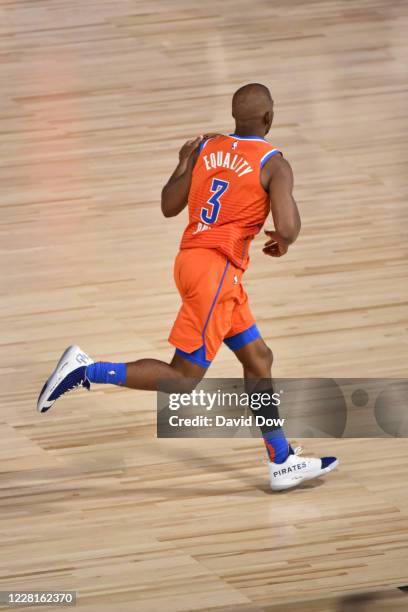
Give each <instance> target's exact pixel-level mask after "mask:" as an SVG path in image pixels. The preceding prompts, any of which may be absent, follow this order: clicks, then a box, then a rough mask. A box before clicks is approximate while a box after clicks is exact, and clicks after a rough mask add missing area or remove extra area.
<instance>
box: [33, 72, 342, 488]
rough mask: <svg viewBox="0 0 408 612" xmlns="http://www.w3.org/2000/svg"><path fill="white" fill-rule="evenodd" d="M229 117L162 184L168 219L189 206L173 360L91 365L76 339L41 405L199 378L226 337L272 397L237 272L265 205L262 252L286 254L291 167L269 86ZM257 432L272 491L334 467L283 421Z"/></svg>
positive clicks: (237, 98) (266, 360) (248, 93)
mask: <svg viewBox="0 0 408 612" xmlns="http://www.w3.org/2000/svg"><path fill="white" fill-rule="evenodd" d="M232 115H233V117H234V119H235V131H234V133H233V134H229V135H207V136H204V137H202V136H200V137H197V138H193V139H191V140H189V141H187V142H186V143H185V144H184V146H183V147H182V148H181V150H180V153H179V163H178V165H177V167H176V169H175V170H174V172H173V174H172V175H171V177H170V179H169V181H168V182H167V184H166V185H165V187H164V188H163V191H162V201H161V207H162V212H163V214H164V216H165V217H173V216H175V215H178V214H179V213H181V211H182V210H183V209H184V208H185V207H186V205H187V203H188V211H189V222H188V225H187V227H186V229H185V231H184V234H183V237H182V240H181V244H180V251H179V253H178V255H177V257H176V261H175V267H174V277H175V282H176V285H177V288H178V290H179V293H180V296H181V298H182V306H181V308H180V311H179V313H178V315H177V318H176V321H175V323H174V325H173V328H172V330H171V332H170V336H169V341H170V343H171V344H172V345H173V346H174V347H175V349H176V350H175V353H174V356H173V359H172V360H171V362H170V363H165V362H163V361H159V360H157V359H140V360H139V361H135V362H131V363H106V362H97V363H94V362H93V360H92V359H91V358H90V357H89V356H88V355H86V353H84V352H83V351H82V350H81V349H80V348H79V347H78V346H72V347H69V348H68V349H67V350H66V351H65V352H64V353H63V355H62V357H61V358H60V361H59V362H58V364H57V367H56V369H55V370H54V372H53V373H52V375H51V376H50V378H49V379H48V381H47V382H46V383H45V385H44V387H43V389H42V391H41V393H40V397H39V399H38V406H37V407H38V410H39V411H40V412H46V411H47V410H49V409H50V408H51V406H52V405H53V404H54V402H55V401H56V400H57V399H58V398H59V397H61V395H63V394H64V393H66V392H67V391H71V390H72V389H75V388H76V387H79V386H83V387H86V388H87V389H89V388H90V385H91V383H100V384H107V383H109V384H114V385H120V386H124V387H129V388H131V389H148V390H156V389H157V383H158V381H159V380H163V379H169V380H173V381H182V380H184V379H186V378H189V379H192V378H194V379H201V378H202V377H203V376H204V374H205V373H206V371H207V369H208V367H209V366H210V365H211V361H212V360H213V359H214V357H215V355H216V353H217V351H218V349H219V348H220V346H221V344H222V342H225V344H226V345H227V346H228V347H229V348H230V349H231V350H232V351H233V352H234V353H235V355H236V357H237V358H238V360H239V361H240V362H241V364H242V366H243V373H244V378H245V380H246V381H247V383H248V382H249V381H252V383H253V382H254V381H261V384H263V391H265V384H266V385H267V386H268V387H269V389H268V391H269V392H270V393H271V394H272V385H271V382H270V381H271V367H272V359H273V356H272V351H271V350H270V348H268V346H267V345H266V344H265V342H264V340H263V339H262V338H261V335H260V333H259V330H258V328H257V326H256V323H255V320H254V317H253V315H252V313H251V310H250V307H249V304H248V296H247V294H246V292H245V290H244V288H243V286H242V276H243V273H244V271H245V269H246V268H247V266H248V262H249V257H248V250H249V245H250V242H251V240H252V239H253V238H254V236H255V235H256V234H257V233H258V232H259V231H260V230H261V228H262V227H263V225H264V223H265V221H266V219H267V217H268V215H269V212H270V211H271V212H272V217H273V222H274V226H275V229H274V231H266V234H267V236H268V240H267V242H266V243H265V246H264V248H263V252H264V253H265V255H267V256H271V257H281V256H282V255H285V253H286V252H287V250H288V248H289V246H290V245H291V244H292V243H293V242H294V241H295V240H296V238H297V236H298V234H299V231H300V218H299V212H298V209H297V206H296V202H295V200H294V198H293V195H292V189H293V175H292V169H291V167H290V164H289V163H288V162H287V161H286V159H284V157H283V156H282V154H281V152H280V151H279V150H278V149H276V148H274V147H272V145H271V144H270V143H269V142H268V141H267V140H265V136H266V134H267V133H268V132H269V130H270V127H271V125H272V120H273V100H272V97H271V95H270V92H269V90H268V89H267V87H265V86H264V85H260V84H257V83H251V84H249V85H245V86H244V87H241V88H240V89H238V90H237V91H236V92H235V94H234V96H233V99H232ZM265 381H266V383H265ZM268 381H269V382H268ZM252 383H251V384H252ZM255 386H256V385H254V384H252V388H255ZM271 409H272V407H269V412H268V414H265V416H269V417H270V416H271V412H270V410H271ZM257 414H262V412H261V411H257ZM272 416H277V412H276V408H275V415H272ZM261 429H262V435H263V438H264V442H265V446H266V449H267V453H268V458H269V475H270V482H271V487H272V489H273V490H282V489H289V488H291V487H294V486H296V485H298V484H299V483H301V482H303V481H305V480H310V479H312V478H316V477H318V476H321V475H322V474H325V473H327V472H329V471H331V470H333V469H334V468H335V467H336V466H337V465H338V460H337V459H336V458H335V457H323V458H320V459H317V458H303V457H299V452H298V450H297V449H296V450H293V449H292V448H291V446H290V445H289V443H288V441H287V439H286V437H285V434H284V432H283V429H282V428H281V427H277V426H272V427H264V428H261Z"/></svg>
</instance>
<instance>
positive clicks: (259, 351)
mask: <svg viewBox="0 0 408 612" xmlns="http://www.w3.org/2000/svg"><path fill="white" fill-rule="evenodd" d="M243 336H244V337H245V334H243ZM240 338H242V336H241V335H240V334H238V335H237V336H235V337H234V338H229V339H228V340H229V342H230V343H231V342H232V343H233V344H235V346H237V344H238V343H239V341H240ZM233 350H234V349H233ZM234 353H235V355H236V356H237V358H238V360H239V361H240V362H241V364H242V366H243V370H244V377H245V384H246V387H247V389H248V392H249V393H251V400H252V399H253V398H254V397H255V395H254V394H255V393H256V394H257V396H256V397H257V399H258V398H259V395H258V394H259V393H268V394H270V395H271V396H272V393H273V389H272V384H270V383H271V367H272V351H271V350H270V349H269V348H268V347H267V345H266V344H265V342H264V341H263V340H262V338H260V337H259V338H257V339H256V340H253V341H251V342H250V343H248V344H246V345H244V346H240V347H239V348H236V349H235V350H234ZM258 405H259V404H258ZM252 412H253V413H254V414H259V415H261V416H264V417H265V418H269V419H274V420H275V424H274V425H272V426H268V425H265V426H262V427H261V431H262V436H263V439H264V442H265V446H266V449H267V452H268V456H269V478H270V483H271V488H272V489H273V490H275V491H281V490H285V489H291V488H292V487H295V486H297V485H299V484H300V483H301V482H304V481H305V480H311V479H313V478H317V477H319V476H322V475H323V474H326V473H328V472H331V471H332V470H333V469H334V468H336V467H337V466H338V463H339V462H338V459H336V457H321V458H319V459H318V458H315V457H310V458H308V457H299V455H300V452H301V449H300V448H296V449H294V450H293V449H292V448H291V446H290V445H289V443H288V441H287V439H286V437H285V434H284V431H283V428H282V427H281V425H279V424H277V423H276V419H279V414H278V407H277V406H276V405H275V404H274V403H273V402H272V401H271V403H270V404H269V405H268V406H265V407H264V406H262V407H261V408H260V409H259V410H256V411H255V410H254V409H252Z"/></svg>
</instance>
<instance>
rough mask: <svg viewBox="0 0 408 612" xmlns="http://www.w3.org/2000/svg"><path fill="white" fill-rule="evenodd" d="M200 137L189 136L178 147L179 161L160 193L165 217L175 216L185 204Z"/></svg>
mask: <svg viewBox="0 0 408 612" xmlns="http://www.w3.org/2000/svg"><path fill="white" fill-rule="evenodd" d="M202 139H203V137H202V136H197V137H196V138H191V139H190V140H187V142H186V143H184V145H183V146H182V147H181V149H180V152H179V163H178V164H177V166H176V169H175V170H174V172H173V174H172V175H171V177H170V178H169V180H168V181H167V183H166V184H165V186H164V187H163V189H162V193H161V209H162V213H163V215H164V216H165V217H175V216H176V215H178V214H179V213H180V212H181V211H182V210H183V209H184V208H185V207H186V205H187V200H188V193H189V191H190V186H191V178H192V174H193V169H194V165H195V163H196V161H197V156H198V147H199V145H200V143H201V141H202Z"/></svg>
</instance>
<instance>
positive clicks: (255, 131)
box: [234, 124, 266, 138]
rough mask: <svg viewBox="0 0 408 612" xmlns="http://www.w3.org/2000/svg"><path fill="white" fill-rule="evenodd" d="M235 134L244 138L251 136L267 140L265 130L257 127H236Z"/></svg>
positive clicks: (237, 125)
mask: <svg viewBox="0 0 408 612" xmlns="http://www.w3.org/2000/svg"><path fill="white" fill-rule="evenodd" d="M234 134H236V135H237V136H242V138H248V137H250V136H257V137H258V138H265V136H266V134H265V129H264V128H263V127H260V126H255V125H239V124H236V125H235V130H234Z"/></svg>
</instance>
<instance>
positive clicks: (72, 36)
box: [0, 0, 408, 612]
mask: <svg viewBox="0 0 408 612" xmlns="http://www.w3.org/2000/svg"><path fill="white" fill-rule="evenodd" d="M0 15H1V20H0V45H1V48H0V59H1V63H0V75H1V82H2V92H3V95H2V107H1V111H0V142H1V151H2V156H1V169H0V195H1V197H0V206H1V217H0V232H1V270H2V274H1V289H0V291H1V301H0V316H1V344H2V350H1V371H2V380H3V386H2V391H1V399H2V405H1V415H2V417H1V420H0V435H1V447H0V448H1V450H0V453H1V463H0V470H1V475H0V495H1V514H0V527H1V544H2V556H1V561H0V567H1V571H0V575H1V579H0V587H1V590H7V589H19V590H23V589H25V590H28V589H35V590H42V589H55V590H63V589H75V590H77V591H78V593H79V600H78V604H77V605H78V608H80V609H83V610H86V611H87V612H96V611H100V610H108V609H109V610H114V611H115V612H116V611H126V612H128V611H134V610H137V611H142V612H151V611H157V610H164V609H165V610H168V611H171V612H173V611H179V610H180V611H181V610H210V609H219V610H234V611H236V610H237V611H246V612H249V611H259V610H267V609H271V610H285V609H291V610H296V612H310V611H311V610H319V611H320V612H332V610H334V606H335V605H336V601H338V599H339V598H341V597H342V596H343V595H345V594H348V593H353V592H362V591H370V590H387V591H392V590H393V588H394V587H396V586H398V585H401V584H407V583H408V576H407V561H408V555H407V544H408V536H407V534H408V496H407V490H406V474H407V468H408V450H407V444H406V440H401V439H400V440H397V439H389V440H386V439H383V440H371V439H365V440H335V441H331V440H327V439H326V440H309V441H302V444H303V445H304V446H305V447H306V449H307V450H308V451H309V452H312V453H321V454H325V453H329V454H338V455H339V457H340V459H341V462H342V465H341V468H340V469H339V470H338V471H337V472H336V473H334V474H333V475H331V476H330V477H328V478H327V479H326V480H325V481H324V482H323V481H317V482H315V483H314V484H310V485H309V486H304V487H303V488H302V489H298V490H294V491H292V492H289V493H283V494H271V493H270V492H269V489H268V481H267V471H266V466H265V464H264V463H263V461H264V450H263V448H262V446H261V443H260V441H259V440H239V441H234V440H223V441H210V440H201V441H197V440H184V441H179V440H157V439H155V397H154V395H153V394H148V393H136V392H130V391H118V390H117V389H115V388H102V387H98V388H97V389H95V390H94V391H92V393H89V394H87V393H86V392H82V393H78V394H75V395H72V396H69V397H66V398H65V399H63V400H61V401H60V403H58V404H57V405H56V407H55V410H53V411H51V413H49V414H48V415H44V416H40V415H38V414H37V413H36V412H35V403H36V398H37V394H38V392H39V389H40V387H41V385H42V383H43V381H44V378H45V377H46V376H47V375H48V373H49V372H50V370H51V369H52V368H53V366H54V363H55V360H56V359H57V357H58V355H59V354H60V352H61V351H62V349H63V348H64V347H65V346H66V345H68V344H70V343H72V342H74V341H75V342H78V343H79V344H80V345H81V346H82V347H83V348H84V349H85V350H86V351H87V352H89V353H90V354H91V355H92V356H94V357H95V358H98V359H110V360H113V361H115V360H116V361H117V360H130V359H136V358H139V357H142V356H157V357H159V358H163V359H167V358H169V357H170V356H171V349H170V347H169V346H168V344H167V340H166V339H167V334H168V330H169V328H170V325H171V323H172V321H173V318H174V316H175V314H176V311H177V308H178V296H177V294H176V290H175V287H174V285H173V281H172V260H173V257H174V255H175V253H176V250H177V245H178V240H179V236H180V232H181V230H182V228H183V226H184V223H185V217H184V216H181V217H180V218H176V219H171V220H165V219H163V218H162V216H161V214H160V211H159V197H160V190H161V186H162V184H163V182H164V181H165V180H166V179H167V176H168V174H169V173H170V172H171V170H172V168H173V165H174V164H175V162H176V158H177V151H178V148H179V147H180V146H181V144H182V143H183V141H184V140H185V139H187V138H188V137H190V136H192V135H195V134H197V133H202V132H203V131H205V130H222V131H225V130H230V128H231V127H232V123H231V118H230V97H231V94H232V92H233V91H234V90H235V89H236V88H237V87H238V86H240V85H242V84H243V83H245V82H249V81H260V82H264V83H266V84H267V85H269V86H270V87H271V89H272V91H273V94H274V98H275V101H276V109H275V110H276V115H275V127H274V128H273V130H272V133H271V135H270V139H271V141H272V142H273V143H274V145H275V146H278V147H280V148H281V149H282V150H283V151H284V153H285V155H286V156H287V158H288V159H289V160H290V161H291V162H292V165H293V168H294V172H295V179H296V197H297V200H298V201H299V205H300V209H301V214H302V218H303V230H302V234H301V237H300V239H299V242H298V243H297V244H296V245H295V246H294V247H293V248H292V249H291V250H290V253H289V254H288V256H287V257H285V258H283V259H281V260H272V259H269V258H266V257H264V256H263V255H262V253H261V246H262V244H263V238H262V236H261V237H258V239H257V240H256V241H255V244H254V245H253V248H252V266H251V268H250V270H249V271H248V273H247V274H246V287H247V289H248V292H249V294H250V297H251V300H252V308H253V310H254V313H255V315H256V317H257V319H258V322H259V326H260V328H261V331H262V332H263V334H264V336H265V339H266V340H267V342H268V343H269V344H270V345H271V347H272V348H273V350H274V353H275V359H276V365H275V375H276V376H293V377H295V376H328V377H347V376H361V377H376V376H383V377H386V376H389V377H403V376H405V375H406V364H407V357H408V350H407V341H406V329H407V318H406V307H407V302H408V288H407V282H406V278H407V276H406V274H407V269H406V226H407V206H406V201H407V195H408V189H407V179H406V162H407V145H406V133H407V87H406V61H407V57H408V49H407V38H406V31H407V5H406V4H404V3H402V2H400V1H398V0H389V1H387V2H383V1H380V0H359V1H357V0H355V1H354V0H353V1H351V2H350V1H347V2H343V1H341V0H340V1H339V0H336V1H335V0H324V1H323V0H320V1H311V0H309V1H307V0H302V1H300V0H293V1H292V2H287V3H282V2H276V1H275V0H271V1H269V2H261V0H256V1H255V2H244V1H243V0H234V2H232V1H231V0H226V1H224V2H216V1H215V0H208V2H205V3H194V2H193V3H187V2H182V1H181V0H174V1H173V2H171V3H165V2H159V1H158V0H156V1H154V2H149V3H147V2H142V1H138V0H124V1H122V2H114V1H113V0H98V1H92V0H90V1H88V2H80V1H79V0H72V1H70V2H68V1H67V0H38V1H37V2H25V1H21V0H20V1H17V0H5V1H4V2H3V3H2V4H1V6H0ZM239 374H240V372H239V369H238V367H237V364H236V363H234V361H233V356H232V355H231V354H230V353H229V352H228V350H227V349H223V350H222V351H221V353H220V354H219V356H218V358H217V360H216V362H215V364H214V366H213V368H212V370H211V375H212V376H239ZM392 592H394V591H392ZM407 597H408V596H407ZM407 601H408V599H407ZM301 602H304V603H301ZM308 602H309V603H308ZM319 602H320V603H319ZM295 605H296V607H294V606H295Z"/></svg>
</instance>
